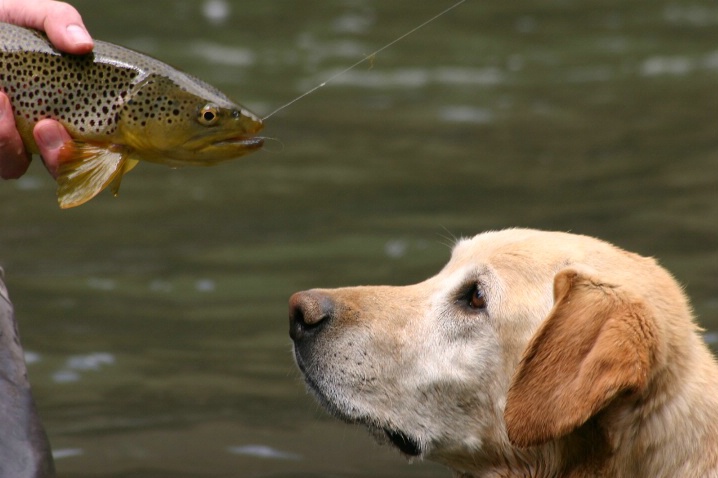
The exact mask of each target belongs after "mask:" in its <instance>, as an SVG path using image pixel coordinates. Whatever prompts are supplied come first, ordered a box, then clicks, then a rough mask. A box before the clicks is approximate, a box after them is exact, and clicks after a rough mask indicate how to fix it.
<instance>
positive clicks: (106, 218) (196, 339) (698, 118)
mask: <svg viewBox="0 0 718 478" xmlns="http://www.w3.org/2000/svg"><path fill="white" fill-rule="evenodd" d="M70 3H72V4H74V5H75V6H76V7H77V8H78V9H79V10H80V12H81V13H82V14H83V16H84V19H85V21H86V24H87V26H88V28H89V29H90V31H91V32H92V34H93V35H94V36H95V37H96V38H98V39H103V40H107V41H112V42H115V43H120V44H122V45H125V46H129V47H131V48H135V49H138V50H141V51H143V52H146V53H149V54H151V55H153V56H155V57H158V58H160V59H162V60H163V61H166V62H168V63H170V64H172V65H175V66H177V67H179V68H180V69H182V70H185V71H187V72H190V73H192V74H194V75H196V76H199V77H201V78H202V79H204V80H206V81H208V82H210V83H212V84H214V85H216V86H217V87H219V88H220V89H222V90H223V91H225V92H226V93H227V94H228V95H229V96H230V97H232V98H234V99H235V100H237V101H238V102H240V103H242V104H243V105H245V106H246V107H248V108H250V109H251V110H253V111H255V112H257V113H258V114H259V115H260V116H264V115H266V114H269V113H270V112H271V111H273V110H274V109H276V108H278V107H279V106H281V105H282V104H284V103H286V102H288V101H290V100H291V99H293V98H294V97H295V96H297V95H299V94H301V93H303V92H305V91H306V90H308V89H310V88H312V87H314V86H316V85H318V84H319V83H321V82H323V81H325V80H326V79H328V78H329V77H331V76H332V75H333V74H334V73H336V72H337V71H340V70H342V69H344V68H346V67H348V66H349V65H351V64H353V63H355V62H356V61H358V60H360V59H362V58H364V57H365V56H366V55H369V54H370V53H371V52H373V51H375V50H376V49H378V48H380V47H381V46H383V45H384V44H386V43H388V42H390V41H392V40H394V39H395V38H397V37H399V36H400V35H402V34H404V33H406V32H407V31H409V30H411V29H412V28H414V27H416V26H417V25H419V24H420V23H422V22H423V21H425V20H427V19H428V18H430V17H432V16H433V15H435V14H436V13H438V12H439V11H441V10H443V9H444V8H447V7H448V6H450V5H451V4H452V1H451V0H448V1H444V0H441V1H439V0H432V1H430V2H416V1H413V0H394V1H391V2H382V1H380V0H301V1H291V2H290V1H280V0H271V1H269V0H265V1H261V2H259V1H248V0H245V1H239V0H153V1H152V2H149V1H140V0H123V1H121V2H120V1H115V2H111V1H107V0H104V1H101V0H100V1H98V0H71V2H70ZM716 28H718V4H716V3H715V2H714V1H713V0H689V1H683V0H680V1H679V0H651V1H632V2H626V1H624V0H601V1H592V0H586V1H582V2H568V1H565V0H547V1H543V2H539V3H537V2H531V1H525V0H515V1H512V2H505V1H499V0H482V1H476V0H470V1H467V2H466V3H464V4H463V5H461V6H460V7H458V8H456V9H455V10H453V11H451V12H450V13H448V14H447V15H445V16H443V17H441V18H440V19H438V20H436V21H435V22H433V23H431V24H430V25H428V26H426V27H425V28H423V29H421V30H419V31H417V32H416V33H414V34H412V35H410V36H409V37H407V38H406V39H404V40H402V41H401V42H399V43H397V44H395V45H394V46H392V47H391V48H389V49H387V50H385V51H383V52H381V53H380V54H379V55H376V57H373V58H372V59H371V61H370V62H366V63H364V64H362V65H360V66H359V67H357V68H355V69H353V70H352V71H350V72H348V73H347V74H345V75H343V76H341V77H339V78H337V79H336V80H334V81H333V82H331V83H329V84H328V85H327V86H325V87H324V88H320V89H319V90H318V91H317V92H315V93H314V94H312V95H310V96H307V97H306V98H304V99H302V100H301V101H299V102H297V103H295V104H294V105H292V106H290V107H288V108H286V109H284V110H282V111H280V112H279V113H277V114H276V115H274V116H272V117H271V118H270V119H269V120H267V122H266V128H265V132H264V133H265V134H266V135H267V136H269V137H271V138H274V139H272V140H268V141H267V143H266V147H265V149H264V150H263V151H261V152H258V153H255V154H253V155H250V156H247V157H244V158H241V159H239V160H237V161H233V162H229V163H225V164H222V165H220V166H217V167H214V168H207V169H203V168H191V169H190V168H188V169H179V170H172V169H169V168H166V167H164V166H160V165H152V164H148V163H143V164H141V165H140V166H139V167H138V168H136V169H135V170H134V171H133V172H132V173H131V174H129V175H128V176H127V177H126V178H125V179H124V181H123V184H122V191H121V194H120V196H119V197H118V198H113V197H112V195H111V194H110V193H109V192H105V193H103V194H101V195H100V196H98V197H97V198H95V199H94V200H92V201H91V202H89V203H88V204H86V205H84V206H81V207H79V208H76V209H72V210H67V211H61V210H60V209H58V207H57V204H56V200H55V187H54V183H53V181H52V180H51V178H50V177H49V175H48V174H47V173H46V171H45V170H44V168H43V167H42V166H41V165H40V164H39V162H36V163H35V164H34V165H33V166H32V167H31V169H30V172H29V173H28V174H27V175H25V176H24V177H23V178H22V179H20V180H18V181H7V182H2V183H0V264H1V265H2V266H3V267H4V268H5V271H6V275H7V285H8V287H9V290H10V294H11V297H12V299H13V301H14V303H15V307H16V313H17V318H18V321H19V325H20V332H21V335H22V339H23V344H24V346H25V349H26V352H27V360H28V367H29V373H30V379H31V382H32V384H33V386H34V391H35V396H36V400H37V402H38V405H39V409H40V412H41V415H42V417H43V420H44V423H45V425H46V427H47V431H48V433H49V435H50V439H51V442H52V445H53V447H54V450H55V454H56V459H57V468H58V472H59V475H60V476H61V477H80V478H83V477H106V478H110V477H117V478H119V477H127V478H130V477H132V478H160V477H168V476H172V477H182V478H187V477H207V478H215V477H272V478H278V477H295V478H296V477H313V478H319V477H407V478H409V477H429V476H432V477H440V476H446V477H448V476H449V473H448V472H447V471H445V470H444V469H443V468H441V467H439V466H436V465H433V464H429V463H414V464H411V465H409V464H407V463H406V462H405V460H404V459H403V458H402V457H401V456H400V455H399V454H398V452H395V451H394V450H390V449H384V448H380V447H379V446H377V445H375V444H374V443H373V441H372V439H371V438H370V437H369V436H368V435H367V434H366V433H365V432H364V431H363V430H361V429H358V428H354V427H351V426H347V425H345V424H342V423H340V422H338V421H336V420H334V419H332V418H330V417H329V416H328V415H327V414H325V413H324V412H323V411H322V410H321V409H320V408H319V406H318V405H317V404H315V402H314V400H313V399H312V397H311V396H309V395H307V393H306V391H305V389H304V386H303V384H302V380H301V378H300V375H299V373H298V372H297V370H296V369H295V366H294V363H293V360H292V356H291V344H290V340H289V338H288V336H287V329H288V327H287V298H288V297H289V296H290V295H291V293H292V292H295V291H297V290H302V289H307V288H311V287H319V286H321V287H336V286H344V285H357V284H408V283H414V282H418V281H420V280H423V279H424V278H426V277H428V276H430V275H433V274H434V273H435V272H437V271H438V270H439V269H440V268H441V267H442V266H443V264H444V263H445V262H446V261H447V259H448V258H449V254H450V245H451V244H452V242H453V240H454V238H456V237H460V236H471V235H474V234H476V233H478V232H480V231H483V230H487V229H496V228H504V227H509V226H529V227H536V228H542V229H557V230H562V231H571V232H576V233H583V234H589V235H595V236H599V237H602V238H604V239H607V240H609V241H611V242H614V243H616V244H618V245H620V246H622V247H624V248H626V249H629V250H632V251H635V252H639V253H641V254H643V255H649V256H655V257H658V258H659V259H660V260H661V262H662V263H663V264H664V265H665V266H666V267H667V268H668V269H670V270H671V271H672V272H673V273H674V274H675V275H676V277H677V278H678V279H679V281H680V282H681V283H683V284H684V285H685V287H686V290H687V293H688V294H689V295H690V297H691V299H692V301H693V304H694V306H695V311H696V314H697V316H698V319H699V321H700V322H701V324H702V325H703V327H705V329H706V339H707V341H708V342H709V343H710V344H711V346H712V347H715V343H716V341H717V340H718V339H717V338H716V337H717V336H716V333H717V332H718V288H717V286H716V284H717V283H718V114H717V112H718V93H717V90H716V85H718V43H716V41H715V39H716V36H715V32H716Z"/></svg>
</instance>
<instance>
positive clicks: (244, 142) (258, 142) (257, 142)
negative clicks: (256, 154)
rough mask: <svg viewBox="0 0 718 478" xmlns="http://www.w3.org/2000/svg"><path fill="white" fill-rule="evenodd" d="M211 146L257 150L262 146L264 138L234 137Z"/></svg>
mask: <svg viewBox="0 0 718 478" xmlns="http://www.w3.org/2000/svg"><path fill="white" fill-rule="evenodd" d="M213 146H235V147H236V146H241V147H243V148H245V149H259V148H261V147H262V146H264V138H260V137H258V136H250V137H247V136H235V137H233V138H226V139H223V140H220V141H217V142H215V143H213Z"/></svg>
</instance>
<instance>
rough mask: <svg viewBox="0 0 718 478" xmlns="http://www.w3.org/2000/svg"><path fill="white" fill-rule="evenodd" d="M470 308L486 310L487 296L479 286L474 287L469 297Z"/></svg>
mask: <svg viewBox="0 0 718 478" xmlns="http://www.w3.org/2000/svg"><path fill="white" fill-rule="evenodd" d="M469 307H471V308H472V309H474V310H482V309H485V308H486V296H485V295H484V291H483V290H481V288H480V287H479V286H474V288H473V289H472V290H471V296H470V297H469Z"/></svg>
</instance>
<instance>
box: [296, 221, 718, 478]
mask: <svg viewBox="0 0 718 478" xmlns="http://www.w3.org/2000/svg"><path fill="white" fill-rule="evenodd" d="M290 335H291V337H292V340H293V341H294V355H295V358H296V362H297V364H298V366H299V368H300V369H301V371H302V372H303V374H304V377H305V379H306V382H307V384H308V387H309V389H310V390H311V391H312V392H313V393H314V395H315V396H316V397H317V398H318V400H319V401H320V402H321V403H322V404H323V405H324V406H325V407H326V408H327V409H328V410H330V411H331V412H332V413H333V414H334V415H336V416H338V417H340V418H342V419H344V420H346V421H348V422H350V423H358V424H363V425H365V426H366V427H368V428H369V430H370V431H372V432H373V433H374V434H375V435H376V436H377V437H378V438H379V439H380V440H381V441H383V442H390V443H393V444H394V445H395V446H396V447H398V448H399V449H400V450H401V451H402V452H403V453H404V454H406V455H409V456H420V457H425V458H428V459H431V460H435V461H438V462H440V463H443V464H445V465H447V466H448V467H450V468H451V469H452V470H453V472H454V475H455V476H457V477H573V478H578V477H619V478H621V477H625V478H629V477H630V478H640V477H645V478H657V477H687V478H698V477H716V476H718V366H717V365H716V362H715V360H714V358H713V356H712V355H711V353H710V351H709V350H708V348H707V347H706V345H705V344H704V342H703V340H702V338H701V335H700V333H699V329H698V327H697V326H696V324H695V323H694V322H693V319H692V316H691V308H690V306H689V304H688V302H687V300H686V297H685V296H684V294H683V292H682V291H681V288H680V286H679V285H678V284H677V283H676V281H675V280H674V279H673V278H672V277H671V275H670V274H669V273H668V272H666V271H665V270H664V269H663V268H661V267H660V266H659V265H658V264H657V263H656V261H654V260H653V259H649V258H645V257H641V256H639V255H636V254H632V253H629V252H626V251H623V250H621V249H619V248H617V247H615V246H612V245H610V244H608V243H606V242H603V241H600V240H597V239H593V238H590V237H586V236H579V235H572V234H565V233H557V232H544V231H535V230H526V229H509V230H504V231H499V232H488V233H484V234H480V235H478V236H476V237H474V238H473V239H466V240H462V241H460V242H459V243H458V244H457V245H456V247H455V249H454V251H453V254H452V257H451V260H450V261H449V263H448V264H447V265H446V266H445V267H444V268H443V269H442V270H441V271H440V272H439V273H438V274H437V275H436V276H434V277H432V278H430V279H428V280H426V281H424V282H421V283H419V284H415V285H410V286H405V287H389V286H385V287H352V288H343V289H331V290H322V289H314V290H310V291H306V292H299V293H297V294H294V295H293V296H292V298H291V299H290Z"/></svg>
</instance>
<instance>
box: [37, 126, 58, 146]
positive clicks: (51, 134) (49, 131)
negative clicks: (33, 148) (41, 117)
mask: <svg viewBox="0 0 718 478" xmlns="http://www.w3.org/2000/svg"><path fill="white" fill-rule="evenodd" d="M61 127H62V126H60V124H59V123H51V124H46V125H42V127H41V128H38V131H37V136H38V137H37V139H38V141H39V142H40V143H42V144H38V146H43V147H44V148H45V149H58V148H59V147H60V146H62V145H63V144H64V143H65V138H64V137H63V136H62V130H61V129H60V128H61Z"/></svg>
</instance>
